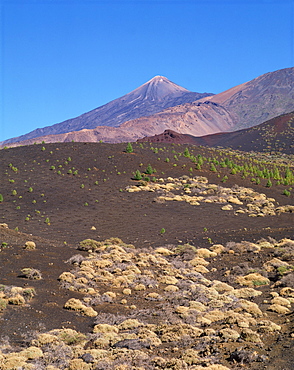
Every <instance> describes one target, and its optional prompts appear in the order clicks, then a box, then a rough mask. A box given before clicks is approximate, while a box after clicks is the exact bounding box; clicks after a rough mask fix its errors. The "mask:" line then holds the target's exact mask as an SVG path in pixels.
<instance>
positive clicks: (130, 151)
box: [126, 143, 134, 153]
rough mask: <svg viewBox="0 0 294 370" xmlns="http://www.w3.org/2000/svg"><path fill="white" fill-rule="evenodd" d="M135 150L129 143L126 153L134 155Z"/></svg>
mask: <svg viewBox="0 0 294 370" xmlns="http://www.w3.org/2000/svg"><path fill="white" fill-rule="evenodd" d="M133 151H134V149H133V146H132V144H131V143H128V144H127V147H126V152H127V153H133Z"/></svg>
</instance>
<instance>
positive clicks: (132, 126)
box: [0, 68, 294, 146]
mask: <svg viewBox="0 0 294 370" xmlns="http://www.w3.org/2000/svg"><path fill="white" fill-rule="evenodd" d="M204 95H206V96H205V97H203V94H199V93H192V92H189V91H188V90H186V89H184V88H183V87H180V86H178V85H176V84H174V83H173V82H171V81H169V80H168V79H166V78H165V77H162V76H156V77H154V78H153V79H151V80H150V81H148V82H147V83H145V84H144V85H142V86H140V87H139V88H137V89H136V90H134V91H132V92H130V93H129V94H127V95H125V96H123V97H121V98H119V99H116V100H114V101H112V102H110V103H108V104H106V105H104V106H102V107H99V108H97V109H94V110H93V111H91V112H88V113H85V114H83V115H81V116H79V117H77V118H74V119H71V120H67V121H64V122H62V123H59V124H56V125H53V126H49V127H45V128H44V129H38V130H35V131H32V132H31V133H29V134H27V135H23V136H20V137H18V138H14V139H10V140H6V141H5V142H2V143H0V145H1V146H5V145H6V144H10V143H13V142H20V141H21V144H32V143H34V142H35V141H36V138H38V142H40V141H42V140H44V141H46V142H57V141H61V142H63V141H72V140H74V141H89V142H97V141H100V140H102V141H104V142H110V143H118V142H124V141H136V140H138V139H140V138H143V137H146V136H153V135H159V134H161V133H162V132H163V131H165V130H172V131H175V132H178V133H181V134H188V135H192V136H205V135H211V134H215V133H219V132H232V131H237V130H240V129H245V128H249V127H253V126H257V125H259V124H261V123H262V122H265V121H266V120H269V119H271V118H274V117H276V116H279V115H281V114H286V113H289V112H292V111H294V68H285V69H281V70H278V71H275V72H269V73H266V74H264V75H262V76H259V77H257V78H255V79H253V80H252V81H249V82H245V83H243V84H241V85H238V86H235V87H233V88H231V89H229V90H226V91H224V92H222V93H220V94H217V95H212V94H210V95H209V94H204ZM208 95H209V96H208ZM196 99H197V100H196ZM16 145H19V143H18V144H16Z"/></svg>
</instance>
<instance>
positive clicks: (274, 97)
mask: <svg viewBox="0 0 294 370" xmlns="http://www.w3.org/2000/svg"><path fill="white" fill-rule="evenodd" d="M204 100H210V101H213V102H215V103H218V104H220V105H221V106H223V107H224V108H225V109H227V110H228V111H229V112H230V113H231V114H232V116H233V117H234V119H235V123H236V126H235V127H234V128H233V130H234V131H235V130H239V129H243V128H248V127H252V126H256V125H258V124H260V123H262V122H265V121H267V120H269V119H271V118H274V117H276V116H279V115H281V114H284V113H289V112H292V111H293V110H294V67H292V68H285V69H280V70H277V71H274V72H269V73H266V74H263V75H261V76H259V77H257V78H255V79H253V80H252V81H249V82H246V83H244V84H241V85H239V86H235V87H233V88H232V89H229V90H227V91H224V92H222V93H220V94H217V95H215V97H208V98H207V99H206V98H205V99H204Z"/></svg>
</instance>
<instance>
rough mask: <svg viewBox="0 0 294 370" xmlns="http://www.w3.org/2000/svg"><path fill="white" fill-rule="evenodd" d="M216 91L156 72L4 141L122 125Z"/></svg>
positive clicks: (9, 141) (6, 142) (10, 141)
mask: <svg viewBox="0 0 294 370" xmlns="http://www.w3.org/2000/svg"><path fill="white" fill-rule="evenodd" d="M210 95H212V94H208V93H203V94H201V93H197V92H191V91H189V90H187V89H185V88H183V87H181V86H179V85H177V84H175V83H173V82H171V81H169V80H168V79H167V78H166V77H163V76H155V77H153V78H152V79H151V80H150V81H148V82H146V83H145V84H143V85H142V86H140V87H138V88H137V89H135V90H133V91H132V92H130V93H128V94H126V95H124V96H122V97H120V98H118V99H115V100H113V101H111V102H109V103H107V104H105V105H103V106H101V107H98V108H96V109H94V110H91V111H90V112H87V113H84V114H82V115H80V116H78V117H76V118H72V119H69V120H66V121H64V122H61V123H57V124H55V125H52V126H47V127H44V128H38V129H36V130H34V131H31V132H30V133H28V134H25V135H22V136H19V137H15V138H12V139H8V140H5V141H3V142H2V143H1V144H4V145H5V144H9V143H14V142H19V141H24V140H29V139H34V138H37V137H41V136H42V137H43V136H48V135H57V134H64V133H68V132H72V131H80V130H84V129H93V128H95V127H97V126H108V127H118V126H120V125H121V124H122V123H123V122H126V121H129V120H133V119H136V118H139V117H142V116H150V115H153V114H155V113H157V112H160V111H162V110H163V109H165V108H168V107H173V106H175V105H179V104H184V103H187V102H193V101H195V100H198V99H201V98H203V97H206V96H210Z"/></svg>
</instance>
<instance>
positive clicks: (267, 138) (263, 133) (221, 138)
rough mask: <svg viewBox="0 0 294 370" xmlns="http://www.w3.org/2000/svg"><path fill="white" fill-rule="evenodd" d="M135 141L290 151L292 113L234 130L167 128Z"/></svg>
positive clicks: (293, 138) (293, 126)
mask: <svg viewBox="0 0 294 370" xmlns="http://www.w3.org/2000/svg"><path fill="white" fill-rule="evenodd" d="M138 141H140V142H144V141H148V142H166V143H181V144H194V145H205V146H223V147H230V148H233V149H240V150H245V151H251V150H255V151H272V150H273V151H280V152H283V153H287V154H293V153H294V144H293V143H294V112H292V113H288V114H284V115H281V116H279V117H275V118H273V119H271V120H269V121H267V122H265V123H262V124H260V125H258V126H255V127H251V128H249V129H244V130H239V131H235V132H227V133H217V134H213V135H206V136H202V137H195V136H191V135H184V134H179V133H177V132H174V131H172V130H166V131H165V132H164V133H162V134H160V135H155V136H152V137H145V138H143V139H140V140H138Z"/></svg>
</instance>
